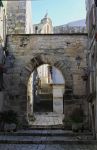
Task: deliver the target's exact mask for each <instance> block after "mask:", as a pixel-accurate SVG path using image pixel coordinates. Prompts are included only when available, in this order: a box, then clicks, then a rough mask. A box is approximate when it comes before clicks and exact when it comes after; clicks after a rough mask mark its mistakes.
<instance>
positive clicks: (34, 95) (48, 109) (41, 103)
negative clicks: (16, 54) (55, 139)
mask: <svg viewBox="0 0 97 150" xmlns="http://www.w3.org/2000/svg"><path fill="white" fill-rule="evenodd" d="M64 91H65V80H64V77H63V75H62V73H61V72H60V70H58V69H57V68H56V67H54V66H51V65H49V64H43V65H41V66H39V67H37V68H36V69H34V71H33V72H32V74H31V76H30V78H29V81H28V88H27V113H28V116H29V115H32V114H33V113H34V114H36V113H38V114H44V113H45V114H50V116H53V115H61V114H63V109H64V108H63V107H64V106H63V94H64Z"/></svg>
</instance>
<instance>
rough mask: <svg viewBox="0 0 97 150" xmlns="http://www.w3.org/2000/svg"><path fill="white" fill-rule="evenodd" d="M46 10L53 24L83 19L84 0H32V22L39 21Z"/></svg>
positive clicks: (84, 14)
mask: <svg viewBox="0 0 97 150" xmlns="http://www.w3.org/2000/svg"><path fill="white" fill-rule="evenodd" d="M46 12H48V16H49V17H50V18H51V19H52V22H53V25H54V26H57V25H63V24H66V23H68V22H72V21H75V20H80V19H84V18H85V17H86V10H85V0H34V1H33V0H32V17H33V18H32V19H33V24H36V23H39V22H40V20H41V19H42V18H43V17H44V15H45V14H46Z"/></svg>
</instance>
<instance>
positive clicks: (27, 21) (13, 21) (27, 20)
mask: <svg viewBox="0 0 97 150" xmlns="http://www.w3.org/2000/svg"><path fill="white" fill-rule="evenodd" d="M6 9H7V21H6V25H7V34H30V33H32V32H33V28H32V9H31V1H27V0H25V1H24V0H20V1H7V8H6Z"/></svg>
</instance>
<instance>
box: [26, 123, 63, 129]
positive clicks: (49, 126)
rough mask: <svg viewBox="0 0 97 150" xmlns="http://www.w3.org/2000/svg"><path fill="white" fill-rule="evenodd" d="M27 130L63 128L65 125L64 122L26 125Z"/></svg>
mask: <svg viewBox="0 0 97 150" xmlns="http://www.w3.org/2000/svg"><path fill="white" fill-rule="evenodd" d="M24 129H25V130H45V129H46V130H59V129H63V130H64V126H63V125H62V124H56V125H29V126H24Z"/></svg>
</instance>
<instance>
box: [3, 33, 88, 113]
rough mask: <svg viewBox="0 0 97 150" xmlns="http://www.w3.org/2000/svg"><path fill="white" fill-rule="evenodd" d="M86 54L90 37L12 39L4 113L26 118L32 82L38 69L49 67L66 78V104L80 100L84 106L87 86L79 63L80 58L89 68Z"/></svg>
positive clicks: (7, 48) (42, 36)
mask: <svg viewBox="0 0 97 150" xmlns="http://www.w3.org/2000/svg"><path fill="white" fill-rule="evenodd" d="M86 50H87V35H86V34H64V35H63V34H62V35H61V34H60V35H59V34H58V35H57V34H56V35H8V36H7V42H6V51H9V53H8V52H6V53H7V54H8V55H7V58H6V62H5V66H6V67H7V68H8V69H7V72H6V74H4V82H5V83H4V84H5V101H4V109H14V110H16V111H17V112H18V113H19V114H21V116H22V115H23V116H24V115H25V116H26V113H27V82H28V79H29V77H30V75H31V73H32V71H33V70H34V69H35V68H36V67H38V66H39V65H41V64H46V63H47V64H50V65H52V66H55V67H57V68H58V69H59V70H60V71H61V72H62V74H63V76H64V79H65V94H64V101H67V100H68V101H69V100H72V101H73V99H74V98H75V97H76V96H77V98H78V97H79V99H77V101H78V103H79V104H80V102H81V104H82V103H83V101H84V100H85V99H84V98H82V97H83V96H84V95H85V94H86V93H85V88H86V87H85V86H86V82H85V81H83V80H82V78H81V75H82V73H83V70H82V69H78V67H77V63H76V60H75V59H76V57H77V56H80V57H81V67H86ZM10 56H11V57H10ZM8 57H10V59H8ZM68 93H70V94H71V95H69V97H68ZM66 94H67V97H66ZM71 96H72V98H71ZM79 101H80V102H79ZM72 103H73V102H72ZM64 104H65V103H64ZM65 107H66V106H65ZM68 111H70V110H68ZM64 112H65V111H64Z"/></svg>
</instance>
